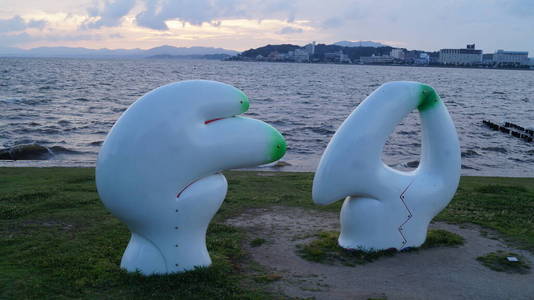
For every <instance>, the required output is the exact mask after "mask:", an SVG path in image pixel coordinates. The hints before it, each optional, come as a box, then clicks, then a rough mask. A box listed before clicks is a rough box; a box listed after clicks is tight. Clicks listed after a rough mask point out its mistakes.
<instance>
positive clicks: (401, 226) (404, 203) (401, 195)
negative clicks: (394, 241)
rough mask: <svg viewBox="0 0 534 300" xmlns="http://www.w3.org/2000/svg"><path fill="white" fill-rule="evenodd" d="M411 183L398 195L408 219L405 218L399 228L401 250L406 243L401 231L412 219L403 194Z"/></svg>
mask: <svg viewBox="0 0 534 300" xmlns="http://www.w3.org/2000/svg"><path fill="white" fill-rule="evenodd" d="M412 183H413V181H412V182H410V184H408V186H407V187H406V188H405V189H404V191H402V193H401V194H400V196H399V198H400V200H401V202H402V204H403V205H404V207H405V208H406V210H407V211H408V217H407V218H406V220H404V222H403V223H402V224H401V225H400V226H399V233H400V235H401V236H402V240H403V241H402V245H401V250H402V248H404V245H406V243H408V240H407V239H406V236H404V233H402V231H403V230H404V225H405V224H406V223H408V222H409V221H410V220H411V219H412V217H413V214H412V211H411V210H410V208H408V205H407V204H406V202H405V201H404V194H405V193H406V191H407V190H408V189H409V188H410V186H411V185H412Z"/></svg>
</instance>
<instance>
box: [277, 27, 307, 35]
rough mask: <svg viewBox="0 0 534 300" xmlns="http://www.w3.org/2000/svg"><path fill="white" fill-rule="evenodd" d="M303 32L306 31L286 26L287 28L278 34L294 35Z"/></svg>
mask: <svg viewBox="0 0 534 300" xmlns="http://www.w3.org/2000/svg"><path fill="white" fill-rule="evenodd" d="M303 31H304V30H302V28H298V27H291V26H286V27H284V28H282V29H280V31H278V33H279V34H293V33H301V32H303Z"/></svg>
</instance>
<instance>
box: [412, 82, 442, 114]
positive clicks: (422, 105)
mask: <svg viewBox="0 0 534 300" xmlns="http://www.w3.org/2000/svg"><path fill="white" fill-rule="evenodd" d="M439 101H440V99H439V96H438V94H437V93H436V91H435V90H434V89H433V88H432V87H431V86H429V85H426V84H422V85H421V89H420V92H419V105H417V109H418V110H419V111H421V112H422V111H425V110H429V109H431V108H432V107H434V106H436V105H437V104H438V103H439Z"/></svg>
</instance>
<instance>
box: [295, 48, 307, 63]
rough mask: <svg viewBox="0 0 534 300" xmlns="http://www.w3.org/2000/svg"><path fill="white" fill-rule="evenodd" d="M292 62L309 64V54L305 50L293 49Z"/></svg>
mask: <svg viewBox="0 0 534 300" xmlns="http://www.w3.org/2000/svg"><path fill="white" fill-rule="evenodd" d="M293 60H294V61H296V62H309V61H310V54H309V53H308V51H306V49H295V51H293Z"/></svg>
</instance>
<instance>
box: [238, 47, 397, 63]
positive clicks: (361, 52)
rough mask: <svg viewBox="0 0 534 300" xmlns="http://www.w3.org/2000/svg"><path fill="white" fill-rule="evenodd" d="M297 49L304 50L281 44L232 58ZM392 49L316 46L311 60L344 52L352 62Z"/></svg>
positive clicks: (245, 58)
mask: <svg viewBox="0 0 534 300" xmlns="http://www.w3.org/2000/svg"><path fill="white" fill-rule="evenodd" d="M295 49H303V47H301V46H297V45H292V44H281V45H267V46H263V47H259V48H256V49H250V50H247V51H244V52H242V53H241V54H239V55H237V56H234V57H232V59H234V60H255V59H257V57H258V55H261V56H263V57H267V56H269V55H272V53H275V52H277V53H280V54H283V53H288V52H289V51H294V50H295ZM391 49H392V47H390V46H380V47H370V46H366V47H365V46H362V47H346V46H340V45H335V44H333V45H325V44H317V45H316V46H315V53H314V54H313V55H311V56H310V59H311V60H314V59H315V60H319V61H322V60H324V58H325V54H326V53H332V52H339V51H342V52H343V53H344V54H346V55H348V56H349V58H350V59H351V60H356V59H359V58H360V57H362V56H372V55H378V56H380V55H389V53H390V52H391Z"/></svg>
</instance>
